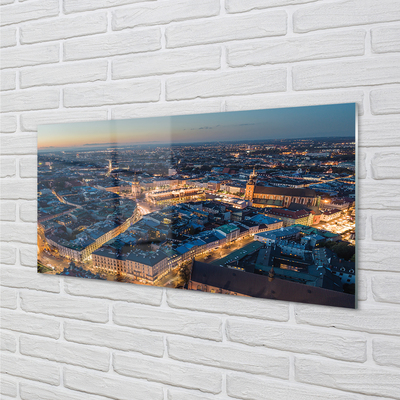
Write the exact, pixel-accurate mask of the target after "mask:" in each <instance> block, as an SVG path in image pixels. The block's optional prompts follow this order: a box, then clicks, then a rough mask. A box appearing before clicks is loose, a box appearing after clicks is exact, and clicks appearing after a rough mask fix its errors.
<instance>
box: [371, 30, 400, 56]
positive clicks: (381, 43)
mask: <svg viewBox="0 0 400 400" xmlns="http://www.w3.org/2000/svg"><path fill="white" fill-rule="evenodd" d="M399 37H400V25H389V26H378V27H376V28H372V29H371V47H372V50H373V51H374V52H375V53H388V52H392V51H400V39H399Z"/></svg>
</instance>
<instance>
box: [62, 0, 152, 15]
mask: <svg viewBox="0 0 400 400" xmlns="http://www.w3.org/2000/svg"><path fill="white" fill-rule="evenodd" d="M142 1H146V0H85V1H84V2H82V1H80V0H64V11H65V13H67V14H68V13H72V12H79V11H90V10H98V9H99V8H106V7H114V6H121V5H125V4H132V3H140V2H142ZM147 1H156V0H147Z"/></svg>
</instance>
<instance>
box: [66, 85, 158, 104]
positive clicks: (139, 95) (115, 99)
mask: <svg viewBox="0 0 400 400" xmlns="http://www.w3.org/2000/svg"><path fill="white" fill-rule="evenodd" d="M160 93H161V84H160V81H158V80H155V79H151V80H146V81H141V82H137V81H132V82H131V81H123V82H116V83H112V84H97V85H94V86H81V87H79V86H75V87H67V88H66V89H64V105H65V107H80V106H82V107H85V106H101V105H106V104H123V103H140V102H146V101H157V100H159V99H160Z"/></svg>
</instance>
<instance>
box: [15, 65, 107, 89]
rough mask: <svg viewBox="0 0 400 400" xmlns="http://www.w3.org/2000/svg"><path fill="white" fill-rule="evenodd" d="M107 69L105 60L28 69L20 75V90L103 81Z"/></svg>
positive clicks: (105, 77)
mask: <svg viewBox="0 0 400 400" xmlns="http://www.w3.org/2000/svg"><path fill="white" fill-rule="evenodd" d="M107 69H108V64H107V61H106V60H100V61H92V62H84V63H82V62H80V63H63V64H57V65H51V66H47V67H35V68H29V69H25V70H23V71H21V73H20V80H21V88H28V87H33V86H49V85H65V84H67V83H82V82H95V81H105V80H106V79H107Z"/></svg>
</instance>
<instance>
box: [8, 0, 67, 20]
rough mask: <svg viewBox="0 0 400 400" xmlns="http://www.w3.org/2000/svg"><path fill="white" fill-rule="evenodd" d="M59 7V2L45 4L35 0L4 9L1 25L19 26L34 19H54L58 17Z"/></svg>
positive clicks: (51, 1) (53, 1)
mask: <svg viewBox="0 0 400 400" xmlns="http://www.w3.org/2000/svg"><path fill="white" fill-rule="evenodd" d="M58 5H59V1H58V0H46V1H45V2H43V1H41V0H35V1H27V2H26V3H22V4H17V5H9V6H6V7H2V8H1V23H0V25H1V26H3V25H10V24H18V23H20V22H24V21H29V20H33V19H40V18H45V17H54V16H55V15H58V12H59V7H58Z"/></svg>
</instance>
